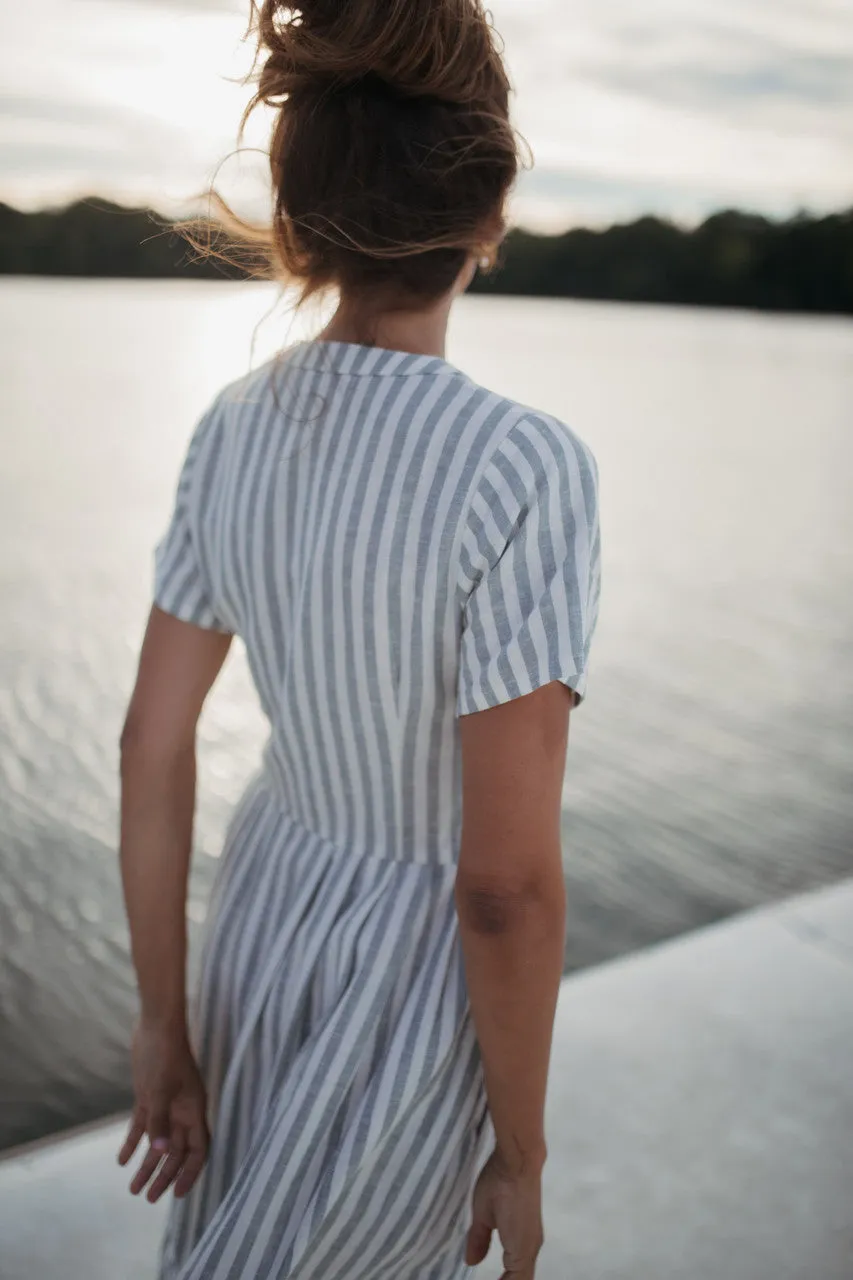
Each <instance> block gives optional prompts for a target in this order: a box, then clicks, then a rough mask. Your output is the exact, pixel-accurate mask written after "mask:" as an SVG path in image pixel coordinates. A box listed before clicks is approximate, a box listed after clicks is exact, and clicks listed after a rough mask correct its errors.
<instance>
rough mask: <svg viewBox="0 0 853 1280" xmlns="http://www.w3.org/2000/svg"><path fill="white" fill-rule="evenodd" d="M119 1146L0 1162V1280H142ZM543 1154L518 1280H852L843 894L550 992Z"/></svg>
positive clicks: (83, 1138) (489, 1275)
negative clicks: (537, 1203)
mask: <svg viewBox="0 0 853 1280" xmlns="http://www.w3.org/2000/svg"><path fill="white" fill-rule="evenodd" d="M124 1128H125V1120H124V1118H123V1117H121V1118H118V1119H117V1120H112V1121H109V1122H105V1123H104V1124H102V1125H99V1126H95V1127H93V1128H90V1129H87V1130H86V1131H77V1132H75V1133H73V1134H71V1135H69V1136H67V1137H62V1138H59V1139H56V1140H48V1141H46V1142H42V1143H39V1144H37V1145H36V1146H34V1147H30V1148H26V1149H22V1150H19V1151H17V1152H12V1153H10V1154H9V1155H8V1156H7V1157H6V1158H5V1159H2V1160H0V1280H151V1277H152V1276H153V1273H154V1261H155V1256H156V1247H157V1240H158V1236H159V1232H160V1229H161V1226H162V1217H163V1211H164V1207H165V1202H164V1203H163V1204H161V1205H158V1206H150V1205H147V1204H145V1203H140V1202H139V1201H137V1200H135V1199H134V1198H133V1197H131V1196H130V1195H129V1194H128V1192H127V1189H126V1188H127V1182H128V1181H129V1175H128V1173H126V1172H125V1171H124V1170H121V1169H119V1168H118V1166H117V1165H116V1163H115V1152H116V1150H117V1148H118V1145H119V1142H120V1138H121V1135H122V1133H123V1131H124ZM548 1134H549V1144H550V1158H549V1161H548V1163H547V1165H546V1169H545V1213H544V1216H545V1233H546V1238H547V1239H546V1244H545V1248H544V1249H543V1251H542V1254H541V1255H540V1261H539V1265H538V1267H537V1271H536V1275H537V1280H853V880H850V881H847V882H845V883H844V884H841V885H836V886H833V887H831V888H829V889H824V890H821V891H819V892H817V893H813V894H809V895H806V896H803V897H800V898H796V899H792V900H790V901H788V902H786V903H783V904H782V905H778V906H774V907H769V908H765V909H762V910H760V911H755V912H751V913H749V914H747V915H743V916H739V917H736V918H734V919H731V920H729V921H726V922H725V923H723V924H720V925H716V926H714V927H713V928H709V929H704V930H702V931H701V932H698V933H694V934H691V935H688V936H686V937H682V938H679V939H676V940H675V941H672V942H668V943H665V944H663V945H661V946H657V947H654V948H652V949H649V950H647V951H644V952H642V953H639V954H636V955H632V956H628V957H625V958H624V959H621V960H619V961H616V962H613V963H610V964H607V965H604V966H602V967H600V968H598V969H593V970H589V971H586V972H584V973H582V974H580V975H577V976H576V977H573V978H570V979H567V980H566V981H565V982H564V984H563V988H562V992H561V996H560V1003H559V1009H558V1016H557V1023H556V1027H555V1039H554V1051H553V1060H552V1070H551V1078H550V1085H549V1098H548ZM474 1274H475V1275H476V1276H477V1277H482V1280H497V1277H499V1276H500V1275H501V1267H500V1251H499V1249H498V1248H497V1247H494V1248H493V1250H492V1253H491V1254H490V1256H489V1259H488V1260H487V1261H486V1262H485V1263H483V1265H482V1266H481V1267H478V1268H476V1270H475V1272H474ZM312 1280H322V1277H319V1276H318V1277H312ZM400 1280H414V1278H413V1277H408V1276H406V1277H401V1278H400Z"/></svg>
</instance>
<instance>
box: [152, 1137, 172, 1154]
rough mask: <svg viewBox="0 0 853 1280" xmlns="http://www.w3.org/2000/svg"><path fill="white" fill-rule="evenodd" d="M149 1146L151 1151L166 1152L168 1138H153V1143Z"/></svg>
mask: <svg viewBox="0 0 853 1280" xmlns="http://www.w3.org/2000/svg"><path fill="white" fill-rule="evenodd" d="M151 1146H152V1147H153V1149H154V1150H155V1151H168V1150H169V1139H168V1138H155V1139H154V1141H153V1142H152V1143H151Z"/></svg>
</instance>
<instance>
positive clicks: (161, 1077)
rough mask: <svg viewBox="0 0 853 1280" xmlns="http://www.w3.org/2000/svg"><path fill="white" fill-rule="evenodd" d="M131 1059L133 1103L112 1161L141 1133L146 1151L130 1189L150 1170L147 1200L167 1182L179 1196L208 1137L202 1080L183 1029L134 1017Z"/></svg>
mask: <svg viewBox="0 0 853 1280" xmlns="http://www.w3.org/2000/svg"><path fill="white" fill-rule="evenodd" d="M131 1061H132V1066H133V1088H134V1093H135V1096H136V1105H135V1107H134V1110H133V1115H132V1117H131V1123H130V1130H129V1132H128V1135H127V1138H126V1140H125V1142H124V1145H123V1147H122V1148H121V1151H120V1152H119V1156H118V1162H119V1164H122V1165H124V1164H127V1162H128V1160H129V1159H130V1158H131V1156H132V1155H133V1153H134V1152H135V1151H136V1148H137V1147H138V1146H139V1143H140V1141H141V1140H142V1138H144V1137H145V1136H146V1135H147V1137H148V1141H149V1146H148V1151H147V1153H146V1155H145V1158H144V1160H143V1161H142V1164H141V1165H140V1166H139V1168H138V1170H137V1171H136V1174H135V1175H134V1177H133V1181H132V1182H131V1184H130V1190H131V1191H132V1193H133V1194H134V1195H139V1193H140V1191H141V1190H142V1189H143V1187H145V1186H146V1185H147V1184H148V1182H149V1181H150V1180H151V1178H152V1177H153V1176H154V1174H155V1173H156V1175H157V1176H156V1177H154V1181H153V1182H151V1185H150V1187H149V1188H148V1195H147V1199H148V1200H149V1201H150V1202H151V1203H152V1204H153V1203H154V1202H155V1201H156V1200H159V1199H160V1197H161V1196H162V1194H163V1192H164V1191H167V1190H168V1188H169V1187H170V1186H171V1185H172V1183H174V1185H175V1196H176V1197H177V1198H180V1197H181V1196H185V1195H186V1194H187V1192H188V1191H189V1190H190V1188H191V1187H192V1185H193V1183H194V1182H195V1180H196V1178H197V1177H198V1175H199V1173H200V1172H201V1170H202V1167H203V1165H204V1162H205V1160H206V1159H207V1150H208V1145H209V1142H210V1135H209V1132H208V1128H207V1120H206V1116H205V1110H206V1101H207V1100H206V1097H205V1091H204V1084H203V1083H202V1079H201V1075H200V1074H199V1070H198V1067H197V1066H196V1062H195V1058H194V1057H193V1054H192V1050H191V1049H190V1045H189V1041H188V1039H187V1035H186V1031H185V1030H184V1029H183V1028H181V1030H179V1031H176V1030H175V1029H167V1028H163V1027H152V1026H146V1024H145V1022H144V1021H142V1022H140V1023H139V1025H138V1026H137V1028H136V1030H135V1032H134V1035H133V1045H132V1049H131ZM161 1162H162V1163H161ZM158 1167H159V1168H158Z"/></svg>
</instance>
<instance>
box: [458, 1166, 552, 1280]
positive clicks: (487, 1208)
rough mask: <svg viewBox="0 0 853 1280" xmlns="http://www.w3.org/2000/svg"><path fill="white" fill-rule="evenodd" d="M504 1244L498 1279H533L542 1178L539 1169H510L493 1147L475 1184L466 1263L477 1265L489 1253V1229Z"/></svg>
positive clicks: (539, 1240) (540, 1232)
mask: <svg viewBox="0 0 853 1280" xmlns="http://www.w3.org/2000/svg"><path fill="white" fill-rule="evenodd" d="M493 1231H497V1233H498V1238H499V1239H500V1242H501V1244H502V1245H503V1267H504V1270H503V1274H502V1275H501V1280H534V1273H535V1268H536V1257H537V1255H538V1253H539V1250H540V1249H541V1248H542V1243H543V1239H544V1235H543V1230H542V1181H541V1176H540V1173H539V1171H538V1169H534V1170H533V1171H531V1172H529V1173H514V1172H512V1171H510V1170H509V1168H508V1167H507V1165H506V1162H505V1161H504V1160H503V1159H502V1157H501V1154H500V1152H499V1151H498V1150H497V1149H495V1151H493V1152H492V1154H491V1155H490V1156H489V1158H488V1160H487V1161H486V1163H485V1164H484V1165H483V1168H482V1170H481V1172H480V1176H479V1178H478V1179H477V1182H476V1185H475V1187H474V1213H473V1220H472V1222H471V1226H470V1229H469V1231H468V1239H467V1241H466V1247H465V1262H466V1263H467V1264H468V1265H469V1266H476V1265H477V1264H478V1263H480V1262H482V1261H483V1259H484V1258H485V1257H486V1254H487V1253H488V1252H489V1244H490V1241H491V1238H492V1232H493Z"/></svg>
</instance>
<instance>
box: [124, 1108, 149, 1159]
mask: <svg viewBox="0 0 853 1280" xmlns="http://www.w3.org/2000/svg"><path fill="white" fill-rule="evenodd" d="M144 1137H145V1112H144V1111H142V1110H141V1109H137V1110H136V1111H134V1113H133V1115H132V1116H131V1118H130V1128H129V1129H128V1131H127V1137H126V1138H125V1140H124V1144H123V1146H122V1148H121V1150H120V1151H119V1153H118V1162H119V1164H127V1162H128V1160H129V1159H130V1157H131V1156H132V1155H133V1153H134V1151H135V1150H136V1148H137V1147H138V1146H139V1144H140V1142H141V1141H142V1139H143V1138H144Z"/></svg>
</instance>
